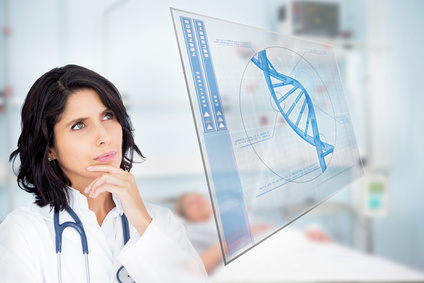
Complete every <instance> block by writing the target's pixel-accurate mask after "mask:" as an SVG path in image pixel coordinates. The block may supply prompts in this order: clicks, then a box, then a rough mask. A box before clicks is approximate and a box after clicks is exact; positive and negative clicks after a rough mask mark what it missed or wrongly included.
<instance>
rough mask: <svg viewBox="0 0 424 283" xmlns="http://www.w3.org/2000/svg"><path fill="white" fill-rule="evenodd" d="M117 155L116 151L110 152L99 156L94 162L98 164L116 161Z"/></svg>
mask: <svg viewBox="0 0 424 283" xmlns="http://www.w3.org/2000/svg"><path fill="white" fill-rule="evenodd" d="M115 155H116V151H109V152H105V153H103V154H101V155H99V156H97V157H96V158H94V160H96V161H98V162H110V161H112V160H113V159H115Z"/></svg>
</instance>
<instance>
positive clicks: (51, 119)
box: [9, 65, 144, 211]
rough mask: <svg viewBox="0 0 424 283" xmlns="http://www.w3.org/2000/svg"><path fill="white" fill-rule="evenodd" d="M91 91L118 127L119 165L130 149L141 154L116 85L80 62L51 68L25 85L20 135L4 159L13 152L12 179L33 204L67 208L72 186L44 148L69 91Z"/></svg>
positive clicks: (124, 164)
mask: <svg viewBox="0 0 424 283" xmlns="http://www.w3.org/2000/svg"><path fill="white" fill-rule="evenodd" d="M83 89H92V90H94V91H95V92H97V94H98V95H99V97H100V99H101V101H102V102H103V104H104V105H105V106H106V107H108V108H109V109H111V110H112V111H113V113H114V114H115V117H116V118H117V120H118V122H119V123H120V124H121V127H122V161H121V165H120V167H121V168H122V169H123V170H125V171H128V172H129V171H130V170H131V168H132V165H133V157H134V153H137V154H138V155H139V156H140V157H141V158H142V159H144V156H143V155H142V154H141V151H140V150H139V148H138V147H137V145H136V144H135V142H134V137H133V128H132V124H131V120H130V117H129V116H128V114H127V111H126V109H125V106H124V104H123V102H122V98H121V95H120V94H119V91H118V90H117V89H116V87H115V86H114V85H113V84H112V83H111V82H110V81H108V80H107V79H105V78H104V77H102V76H100V75H99V74H97V73H96V72H93V71H91V70H89V69H86V68H84V67H81V66H76V65H67V66H65V67H61V68H54V69H52V70H51V71H49V72H47V73H45V74H44V75H43V76H41V77H40V78H39V79H38V80H37V81H36V82H35V83H34V85H33V86H32V87H31V89H30V90H29V92H28V95H27V97H26V99H25V102H24V105H23V107H22V113H21V115H22V122H21V128H22V133H21V135H20V137H19V140H18V148H17V149H16V150H15V151H13V152H12V154H11V155H10V158H9V161H10V162H12V164H14V163H15V161H16V158H17V157H18V156H19V160H20V166H19V170H18V172H16V173H17V182H18V185H19V187H20V188H21V189H23V190H25V191H26V192H29V193H33V194H35V197H36V200H35V203H36V204H37V205H39V206H41V207H43V206H46V205H50V207H51V208H54V209H55V210H58V211H59V210H63V209H67V208H68V200H69V192H68V188H67V186H72V184H71V181H70V180H69V178H68V177H67V176H66V175H65V174H64V173H63V171H62V170H61V168H60V167H59V164H58V163H57V161H56V160H53V161H49V160H48V157H49V147H52V146H54V143H55V136H54V126H55V124H56V123H57V122H58V121H59V120H60V119H61V116H62V113H63V112H64V110H65V106H66V102H67V101H68V98H69V96H70V95H72V94H73V93H75V92H77V91H79V90H83Z"/></svg>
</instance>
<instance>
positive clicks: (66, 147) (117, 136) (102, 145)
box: [50, 89, 122, 190]
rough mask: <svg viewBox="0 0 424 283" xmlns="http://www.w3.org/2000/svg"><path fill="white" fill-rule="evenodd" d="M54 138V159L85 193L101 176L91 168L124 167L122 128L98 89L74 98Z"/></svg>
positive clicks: (80, 92) (79, 92)
mask: <svg viewBox="0 0 424 283" xmlns="http://www.w3.org/2000/svg"><path fill="white" fill-rule="evenodd" d="M54 136H55V144H54V146H53V147H51V148H50V151H51V153H50V156H51V157H52V159H56V160H57V162H58V163H59V166H60V168H61V169H62V171H63V172H64V173H65V175H66V176H67V177H68V178H69V179H70V180H71V182H72V186H73V187H74V188H76V189H82V190H84V189H85V187H86V186H87V185H88V184H89V183H90V182H91V181H92V180H93V179H94V178H97V177H98V176H99V175H100V174H101V173H98V172H89V171H87V168H88V167H89V166H92V165H98V164H107V165H112V166H114V167H118V168H119V166H120V165H121V160H122V127H121V125H120V124H119V122H118V120H117V119H116V118H115V114H114V113H113V112H112V110H110V109H108V108H107V107H106V106H105V105H103V103H102V101H101V100H100V97H99V96H98V94H97V92H95V91H94V90H91V89H83V90H79V91H77V92H75V93H74V94H72V95H70V97H69V98H68V101H67V103H66V107H65V111H64V112H63V113H62V117H61V119H60V121H59V122H58V123H57V124H56V125H55V126H54Z"/></svg>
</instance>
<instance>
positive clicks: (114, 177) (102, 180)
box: [84, 173, 126, 196]
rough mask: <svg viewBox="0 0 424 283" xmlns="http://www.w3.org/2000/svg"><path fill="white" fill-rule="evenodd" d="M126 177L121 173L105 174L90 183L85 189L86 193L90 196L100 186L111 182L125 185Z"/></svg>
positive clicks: (116, 184)
mask: <svg viewBox="0 0 424 283" xmlns="http://www.w3.org/2000/svg"><path fill="white" fill-rule="evenodd" d="M125 180H126V178H125V177H124V176H122V175H120V174H109V173H106V174H103V175H102V176H100V177H99V178H97V179H95V180H94V181H93V182H91V183H90V185H88V187H87V188H86V189H85V190H84V192H85V193H86V194H89V195H90V196H92V195H93V193H94V191H95V190H96V188H97V187H98V186H101V185H103V184H109V185H114V186H124V185H125Z"/></svg>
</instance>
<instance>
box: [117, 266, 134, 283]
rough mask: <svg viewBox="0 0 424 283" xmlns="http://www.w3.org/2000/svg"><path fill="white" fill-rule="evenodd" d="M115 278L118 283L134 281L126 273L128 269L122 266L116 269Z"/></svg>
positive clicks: (131, 282)
mask: <svg viewBox="0 0 424 283" xmlns="http://www.w3.org/2000/svg"><path fill="white" fill-rule="evenodd" d="M116 279H118V282H120V283H135V281H134V280H133V279H132V278H131V276H130V275H129V274H128V271H127V270H126V269H125V267H123V266H121V267H120V268H119V269H118V272H117V273H116Z"/></svg>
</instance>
